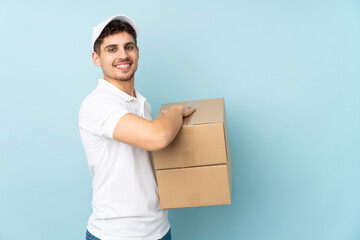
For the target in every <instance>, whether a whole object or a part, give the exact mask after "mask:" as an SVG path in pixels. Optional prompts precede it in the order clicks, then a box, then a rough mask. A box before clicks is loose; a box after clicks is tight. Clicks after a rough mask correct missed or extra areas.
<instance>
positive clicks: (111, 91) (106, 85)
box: [97, 79, 146, 102]
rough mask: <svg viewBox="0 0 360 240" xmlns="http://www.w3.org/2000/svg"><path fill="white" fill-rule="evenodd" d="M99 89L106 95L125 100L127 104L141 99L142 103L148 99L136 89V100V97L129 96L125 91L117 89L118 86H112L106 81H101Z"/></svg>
mask: <svg viewBox="0 0 360 240" xmlns="http://www.w3.org/2000/svg"><path fill="white" fill-rule="evenodd" d="M97 88H98V89H100V90H102V91H104V92H106V93H109V94H111V95H113V96H115V97H120V98H121V99H122V100H124V101H126V102H130V101H132V100H136V99H139V100H141V101H145V100H146V98H144V97H143V96H142V95H141V94H140V93H139V92H138V91H137V90H136V89H135V95H136V98H135V97H133V96H130V95H129V94H127V93H125V92H124V91H122V90H121V89H119V88H117V87H116V86H114V85H112V84H111V83H109V82H108V81H106V80H104V79H99V81H98V86H97Z"/></svg>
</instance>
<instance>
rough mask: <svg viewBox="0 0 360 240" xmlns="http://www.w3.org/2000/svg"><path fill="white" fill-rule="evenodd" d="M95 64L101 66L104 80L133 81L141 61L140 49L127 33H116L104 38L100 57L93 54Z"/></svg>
mask: <svg viewBox="0 0 360 240" xmlns="http://www.w3.org/2000/svg"><path fill="white" fill-rule="evenodd" d="M92 58H93V62H94V64H95V65H96V66H100V67H101V69H102V71H103V73H104V79H105V80H108V81H109V82H113V81H133V80H134V74H135V72H136V70H137V66H138V60H139V48H138V47H137V46H136V45H135V41H134V39H133V38H132V36H131V35H130V34H128V33H127V32H121V33H116V34H114V35H110V36H107V37H106V38H104V41H103V43H102V44H101V45H100V55H98V54H97V53H95V52H93V54H92Z"/></svg>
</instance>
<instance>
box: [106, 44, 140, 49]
mask: <svg viewBox="0 0 360 240" xmlns="http://www.w3.org/2000/svg"><path fill="white" fill-rule="evenodd" d="M130 44H133V45H135V43H134V42H127V43H125V44H124V46H126V45H130ZM117 46H118V45H117V44H110V45H107V46H105V47H104V50H105V49H107V48H110V47H117ZM135 46H136V45H135Z"/></svg>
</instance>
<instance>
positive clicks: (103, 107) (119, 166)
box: [79, 79, 170, 240]
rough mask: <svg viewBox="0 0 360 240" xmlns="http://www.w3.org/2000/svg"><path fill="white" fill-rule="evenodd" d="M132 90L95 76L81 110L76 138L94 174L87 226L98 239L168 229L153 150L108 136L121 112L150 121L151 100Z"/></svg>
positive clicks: (135, 238)
mask: <svg viewBox="0 0 360 240" xmlns="http://www.w3.org/2000/svg"><path fill="white" fill-rule="evenodd" d="M135 94H136V98H134V97H132V96H129V95H128V94H126V93H125V92H123V91H121V90H120V89H119V88H117V87H115V86H114V85H112V84H111V83H109V82H108V81H106V80H103V79H100V80H99V83H98V86H97V88H96V89H95V90H94V91H93V92H92V93H91V94H89V95H88V96H87V97H86V98H85V100H84V101H83V103H82V105H81V108H80V114H79V127H80V137H81V140H82V143H83V146H84V149H85V153H86V157H87V161H88V164H89V169H90V173H91V176H92V177H93V181H92V187H93V201H92V209H93V213H92V215H91V216H90V218H89V221H88V225H87V228H88V230H89V232H90V233H91V234H93V235H95V236H96V237H98V238H100V239H102V240H125V239H126V240H128V239H131V240H140V239H141V240H155V239H160V238H161V237H163V236H164V235H165V234H166V232H167V231H168V230H169V228H170V225H169V222H168V215H167V211H166V210H161V209H160V203H159V197H158V189H157V185H156V179H155V170H154V165H153V157H152V153H151V152H148V151H146V150H144V149H141V148H138V147H135V146H131V145H128V144H125V143H122V142H119V141H116V140H114V139H113V132H114V129H115V126H116V124H117V122H118V121H119V119H120V118H121V117H122V116H123V115H124V114H126V113H133V114H136V115H138V116H140V117H143V118H145V119H147V120H150V121H151V120H152V115H151V108H150V104H149V103H148V102H147V101H146V99H145V98H144V97H143V96H142V95H141V94H140V93H139V92H137V91H136V90H135Z"/></svg>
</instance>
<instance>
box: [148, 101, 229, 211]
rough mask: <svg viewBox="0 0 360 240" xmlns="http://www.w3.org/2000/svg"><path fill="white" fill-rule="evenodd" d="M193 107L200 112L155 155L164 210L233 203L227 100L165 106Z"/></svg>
mask: <svg viewBox="0 0 360 240" xmlns="http://www.w3.org/2000/svg"><path fill="white" fill-rule="evenodd" d="M174 105H183V106H185V105H190V106H193V107H196V111H195V112H194V114H192V115H191V116H190V117H189V118H187V119H185V120H184V124H183V126H182V128H181V129H180V131H179V133H178V135H177V136H176V137H175V139H174V140H173V142H172V143H171V144H169V145H168V146H167V147H166V148H164V149H162V150H160V151H156V152H154V160H155V169H156V175H157V181H158V188H159V196H160V204H161V208H163V209H170V208H183V207H196V206H207V205H218V204H230V202H231V166H232V164H231V154H230V146H229V138H228V132H227V123H226V114H225V105H224V99H223V98H216V99H206V100H197V101H186V102H177V103H169V104H163V105H162V107H161V109H160V112H159V114H160V113H161V111H162V110H164V109H168V108H170V107H171V106H174Z"/></svg>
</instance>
